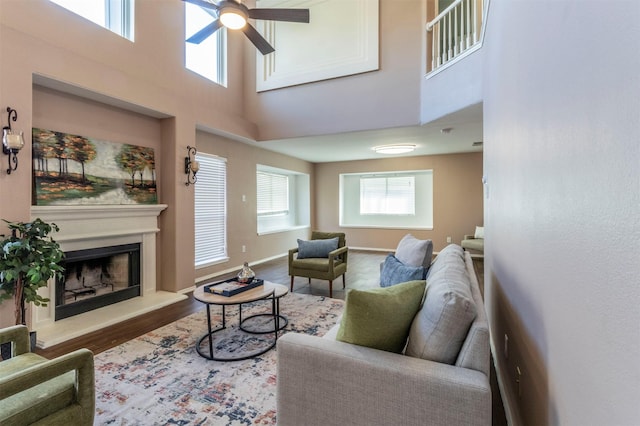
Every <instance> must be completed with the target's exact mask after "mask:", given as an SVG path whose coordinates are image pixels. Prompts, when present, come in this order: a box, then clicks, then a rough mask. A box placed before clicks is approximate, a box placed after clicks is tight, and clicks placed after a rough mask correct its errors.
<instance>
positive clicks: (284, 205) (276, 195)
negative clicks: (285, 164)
mask: <svg viewBox="0 0 640 426" xmlns="http://www.w3.org/2000/svg"><path fill="white" fill-rule="evenodd" d="M256 180H257V190H258V194H257V204H258V215H275V214H284V213H288V212H289V177H288V176H287V175H282V174H277V173H269V172H263V171H257V172H256Z"/></svg>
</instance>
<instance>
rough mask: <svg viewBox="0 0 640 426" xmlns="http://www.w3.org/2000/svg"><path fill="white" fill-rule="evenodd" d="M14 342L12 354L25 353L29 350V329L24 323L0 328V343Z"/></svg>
mask: <svg viewBox="0 0 640 426" xmlns="http://www.w3.org/2000/svg"><path fill="white" fill-rule="evenodd" d="M8 342H14V343H15V346H14V352H13V354H12V355H13V356H18V355H21V354H26V353H27V352H30V351H31V343H30V342H29V329H28V328H27V326H26V325H22V324H20V325H14V326H11V327H7V328H3V329H2V330H0V343H8Z"/></svg>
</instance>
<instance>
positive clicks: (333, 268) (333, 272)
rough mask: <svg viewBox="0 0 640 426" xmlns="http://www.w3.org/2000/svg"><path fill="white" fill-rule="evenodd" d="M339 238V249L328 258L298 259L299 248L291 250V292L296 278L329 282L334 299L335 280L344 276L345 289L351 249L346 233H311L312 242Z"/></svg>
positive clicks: (343, 285)
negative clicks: (347, 242) (347, 244)
mask: <svg viewBox="0 0 640 426" xmlns="http://www.w3.org/2000/svg"><path fill="white" fill-rule="evenodd" d="M335 237H338V248H337V249H336V250H333V251H331V252H330V253H329V257H327V258H305V259H298V257H297V255H296V253H298V248H293V249H291V250H289V275H291V291H293V279H294V277H307V278H308V279H309V283H311V278H316V279H319V280H328V281H329V297H333V280H335V279H336V278H338V277H339V276H340V275H342V288H344V287H345V285H346V283H345V278H344V276H345V273H346V272H347V257H348V255H349V248H348V247H347V246H346V238H345V234H344V232H320V231H313V232H312V233H311V239H312V240H326V239H329V238H335Z"/></svg>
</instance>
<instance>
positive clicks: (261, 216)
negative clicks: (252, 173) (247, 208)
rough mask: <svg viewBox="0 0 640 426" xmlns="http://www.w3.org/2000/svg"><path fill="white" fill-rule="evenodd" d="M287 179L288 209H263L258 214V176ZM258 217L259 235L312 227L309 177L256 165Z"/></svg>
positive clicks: (304, 174) (303, 174)
mask: <svg viewBox="0 0 640 426" xmlns="http://www.w3.org/2000/svg"><path fill="white" fill-rule="evenodd" d="M259 174H264V175H269V174H271V175H276V176H277V175H280V176H286V178H287V208H286V209H283V208H273V209H263V211H261V212H260V213H258V196H259V194H258V191H259V190H258V179H259V177H258V175H259ZM256 216H257V232H258V235H265V234H273V233H277V232H285V231H290V230H294V229H300V228H308V227H310V226H311V186H310V179H309V175H308V174H306V173H300V172H296V171H292V170H286V169H280V168H277V167H271V166H266V165H263V164H258V165H256Z"/></svg>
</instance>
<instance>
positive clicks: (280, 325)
mask: <svg viewBox="0 0 640 426" xmlns="http://www.w3.org/2000/svg"><path fill="white" fill-rule="evenodd" d="M264 285H267V286H269V287H273V289H274V291H273V298H274V299H275V301H276V324H275V329H276V330H277V331H281V330H283V329H284V328H285V327H286V326H287V324H289V320H288V319H287V317H285V316H284V315H282V314H280V298H281V297H283V296H286V295H287V293H289V287H287V286H286V285H282V284H276V283H272V282H269V281H265V282H264ZM239 309H240V325H239V327H240V329H241V330H243V331H246V332H247V333H253V334H268V333H273V329H272V328H271V329H269V328H267V329H265V330H258V329H255V328H254V329H251V328H247V326H248V325H250V322H251V320H252V319H254V318H263V317H270V316H272V314H269V313H265V314H255V315H251V316H248V317H246V318H245V319H242V305H240V307H239ZM247 322H248V323H247ZM245 323H247V325H245Z"/></svg>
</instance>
